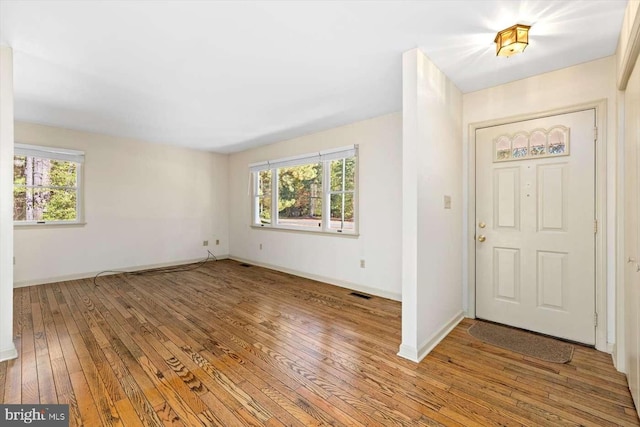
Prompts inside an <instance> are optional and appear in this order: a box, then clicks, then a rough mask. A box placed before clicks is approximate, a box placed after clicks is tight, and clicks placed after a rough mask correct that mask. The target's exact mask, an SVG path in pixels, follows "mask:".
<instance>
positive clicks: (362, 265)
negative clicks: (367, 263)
mask: <svg viewBox="0 0 640 427" xmlns="http://www.w3.org/2000/svg"><path fill="white" fill-rule="evenodd" d="M360 268H364V260H363V259H361V260H360Z"/></svg>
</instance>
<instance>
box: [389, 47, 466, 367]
mask: <svg viewBox="0 0 640 427" xmlns="http://www.w3.org/2000/svg"><path fill="white" fill-rule="evenodd" d="M402 68H403V156H402V159H403V165H402V183H403V200H402V207H403V230H402V257H403V263H402V295H403V299H402V344H401V346H400V352H399V354H400V355H401V356H403V357H406V358H408V359H410V360H414V361H419V360H421V359H422V358H423V357H424V356H426V354H427V353H428V352H429V351H431V349H432V348H433V347H435V345H436V344H437V343H438V342H439V341H440V340H441V339H442V338H444V337H445V336H446V334H447V333H448V332H449V331H450V330H451V329H452V328H453V327H454V326H455V325H456V324H457V323H458V322H459V321H460V320H461V319H462V258H461V256H460V254H461V252H462V175H461V171H462V94H461V92H460V91H459V90H458V88H456V87H455V85H453V83H451V81H450V80H449V79H448V78H447V77H446V76H445V75H444V74H443V73H442V72H441V71H440V70H439V69H438V68H437V67H436V66H435V65H434V64H433V63H432V62H431V61H430V60H429V58H427V57H426V56H425V55H424V54H423V53H422V52H421V51H420V50H418V49H414V50H411V51H409V52H405V53H404V55H403V65H402ZM445 196H449V197H450V198H451V209H445V207H444V197H445Z"/></svg>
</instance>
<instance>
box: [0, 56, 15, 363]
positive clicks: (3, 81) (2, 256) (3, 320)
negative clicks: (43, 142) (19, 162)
mask: <svg viewBox="0 0 640 427" xmlns="http://www.w3.org/2000/svg"><path fill="white" fill-rule="evenodd" d="M16 357H18V352H17V351H16V347H15V344H14V342H13V50H12V49H11V48H10V47H8V46H0V361H3V360H8V359H14V358H16Z"/></svg>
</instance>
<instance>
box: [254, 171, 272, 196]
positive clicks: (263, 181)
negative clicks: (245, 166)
mask: <svg viewBox="0 0 640 427" xmlns="http://www.w3.org/2000/svg"><path fill="white" fill-rule="evenodd" d="M265 194H266V195H270V194H271V170H266V171H260V172H258V188H257V195H258V196H263V195H265Z"/></svg>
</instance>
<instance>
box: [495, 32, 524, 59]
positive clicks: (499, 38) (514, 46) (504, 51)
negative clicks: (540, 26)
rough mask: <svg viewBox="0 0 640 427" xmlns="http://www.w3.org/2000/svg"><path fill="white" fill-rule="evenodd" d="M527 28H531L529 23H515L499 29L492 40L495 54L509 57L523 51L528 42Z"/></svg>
mask: <svg viewBox="0 0 640 427" xmlns="http://www.w3.org/2000/svg"><path fill="white" fill-rule="evenodd" d="M529 28H531V26H530V25H523V24H516V25H514V26H513V27H509V28H506V29H504V30H502V31H499V32H498V34H496V39H495V40H494V42H495V43H496V55H497V56H506V57H509V56H511V55H515V54H516V53H520V52H524V49H525V48H526V47H527V45H528V44H529Z"/></svg>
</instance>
